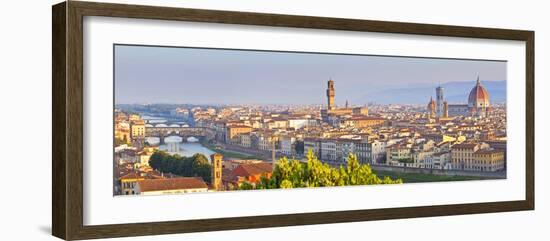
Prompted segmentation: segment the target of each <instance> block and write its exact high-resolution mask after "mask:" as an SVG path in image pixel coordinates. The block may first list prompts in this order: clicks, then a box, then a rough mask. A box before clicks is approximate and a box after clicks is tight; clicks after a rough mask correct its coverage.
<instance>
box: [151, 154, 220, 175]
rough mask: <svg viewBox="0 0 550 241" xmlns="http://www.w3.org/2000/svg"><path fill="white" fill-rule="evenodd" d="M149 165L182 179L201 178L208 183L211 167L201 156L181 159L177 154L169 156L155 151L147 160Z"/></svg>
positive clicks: (206, 159) (205, 158) (196, 155)
mask: <svg viewBox="0 0 550 241" xmlns="http://www.w3.org/2000/svg"><path fill="white" fill-rule="evenodd" d="M149 165H150V166H151V167H152V168H153V169H155V170H158V171H160V172H165V173H172V174H174V175H178V176H183V177H202V178H203V180H204V181H206V182H210V178H211V175H212V173H211V171H212V166H211V165H210V162H209V161H208V158H207V157H205V156H204V155H203V154H199V153H197V154H195V155H193V156H190V157H182V156H180V155H178V154H175V155H170V154H168V153H167V152H164V151H156V152H155V153H153V155H151V158H150V159H149Z"/></svg>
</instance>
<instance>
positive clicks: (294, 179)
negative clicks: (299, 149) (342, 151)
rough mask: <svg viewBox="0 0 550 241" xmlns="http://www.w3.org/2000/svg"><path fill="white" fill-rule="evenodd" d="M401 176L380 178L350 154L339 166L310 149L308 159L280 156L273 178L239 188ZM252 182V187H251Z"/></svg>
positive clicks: (381, 180) (333, 183)
mask: <svg viewBox="0 0 550 241" xmlns="http://www.w3.org/2000/svg"><path fill="white" fill-rule="evenodd" d="M400 183H403V181H402V180H401V179H396V180H393V179H391V178H390V177H384V178H380V177H378V176H377V175H376V173H374V172H372V169H371V167H370V165H368V164H360V163H359V160H358V159H357V156H356V155H354V154H351V153H350V154H349V156H348V158H347V165H346V166H345V167H344V166H342V165H341V166H339V167H337V168H335V167H331V166H330V165H328V164H326V163H323V162H321V161H320V160H319V159H318V158H317V157H316V156H315V155H314V154H313V152H312V151H311V150H309V152H308V153H307V162H305V163H304V162H300V161H298V160H288V159H287V158H286V157H283V158H281V159H279V161H278V162H277V163H276V164H275V168H274V170H273V174H272V175H271V177H270V178H267V177H265V176H263V177H262V178H261V179H260V181H259V182H258V183H257V184H256V185H255V186H254V185H251V184H250V183H243V184H241V185H240V186H239V189H252V188H256V189H274V188H303V187H331V186H349V185H375V184H400ZM251 186H252V188H251Z"/></svg>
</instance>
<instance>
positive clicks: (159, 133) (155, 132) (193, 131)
mask: <svg viewBox="0 0 550 241" xmlns="http://www.w3.org/2000/svg"><path fill="white" fill-rule="evenodd" d="M215 134H216V133H215V131H214V130H212V129H209V128H206V127H170V126H166V127H147V128H145V137H158V138H159V139H160V143H161V144H163V143H164V139H165V138H167V137H170V136H179V137H181V138H183V140H184V141H185V140H187V138H189V137H195V138H197V139H199V140H211V139H214V136H215Z"/></svg>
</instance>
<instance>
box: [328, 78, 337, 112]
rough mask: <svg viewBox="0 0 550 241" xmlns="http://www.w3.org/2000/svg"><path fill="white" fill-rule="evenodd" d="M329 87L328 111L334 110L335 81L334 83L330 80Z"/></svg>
mask: <svg viewBox="0 0 550 241" xmlns="http://www.w3.org/2000/svg"><path fill="white" fill-rule="evenodd" d="M327 84H328V86H327V99H328V107H327V109H328V110H334V95H335V93H334V92H335V91H334V81H332V79H330V80H329V81H328V83H327Z"/></svg>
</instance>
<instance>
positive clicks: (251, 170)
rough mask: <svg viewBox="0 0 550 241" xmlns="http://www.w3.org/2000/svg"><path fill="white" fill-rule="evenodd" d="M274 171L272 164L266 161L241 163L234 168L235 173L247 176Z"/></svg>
mask: <svg viewBox="0 0 550 241" xmlns="http://www.w3.org/2000/svg"><path fill="white" fill-rule="evenodd" d="M272 171H273V167H272V165H271V164H269V163H266V162H261V163H247V164H241V165H239V166H238V167H236V168H235V169H233V175H235V176H240V177H245V176H254V175H261V174H264V173H271V172H272Z"/></svg>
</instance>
